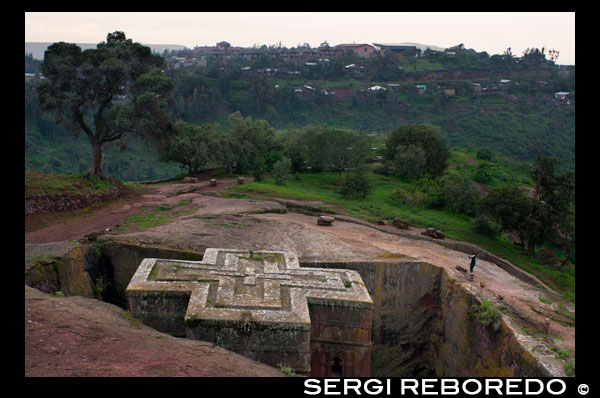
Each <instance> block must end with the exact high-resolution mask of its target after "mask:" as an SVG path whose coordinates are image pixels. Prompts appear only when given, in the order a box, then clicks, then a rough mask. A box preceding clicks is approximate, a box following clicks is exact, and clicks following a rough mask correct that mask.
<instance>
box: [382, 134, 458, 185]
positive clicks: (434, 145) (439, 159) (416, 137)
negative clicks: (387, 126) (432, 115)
mask: <svg viewBox="0 0 600 398" xmlns="http://www.w3.org/2000/svg"><path fill="white" fill-rule="evenodd" d="M409 146H412V147H418V148H421V149H422V150H423V152H424V153H425V172H426V173H427V174H428V175H429V176H430V177H432V178H435V177H439V176H441V175H442V174H443V173H444V170H445V169H446V160H447V159H448V157H449V156H450V153H449V151H448V147H447V146H446V142H445V141H444V138H443V137H442V135H441V134H440V131H439V129H438V128H437V127H435V126H433V125H430V124H403V125H401V126H400V127H398V128H397V129H396V130H395V131H394V132H392V133H391V134H390V135H389V136H388V138H387V140H386V142H385V147H386V152H385V158H386V160H387V161H390V162H393V161H394V160H395V159H396V156H397V155H398V153H402V152H403V151H404V150H406V148H407V147H409Z"/></svg>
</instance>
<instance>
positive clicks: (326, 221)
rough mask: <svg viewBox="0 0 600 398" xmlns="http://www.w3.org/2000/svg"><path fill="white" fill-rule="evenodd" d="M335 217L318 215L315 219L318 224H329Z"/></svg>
mask: <svg viewBox="0 0 600 398" xmlns="http://www.w3.org/2000/svg"><path fill="white" fill-rule="evenodd" d="M334 220H335V219H334V218H333V217H331V216H319V218H318V219H317V224H318V225H324V226H330V225H331V224H333V221H334Z"/></svg>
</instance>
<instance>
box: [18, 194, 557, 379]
mask: <svg viewBox="0 0 600 398" xmlns="http://www.w3.org/2000/svg"><path fill="white" fill-rule="evenodd" d="M194 203H196V204H198V205H200V211H198V212H197V213H195V214H193V215H191V216H186V217H183V218H181V219H179V220H177V221H176V222H173V223H170V224H166V225H162V226H159V227H155V228H152V229H149V230H147V231H142V232H136V233H129V234H107V235H102V236H100V237H98V240H97V241H96V242H92V243H90V244H84V245H75V244H63V245H58V244H57V245H55V246H52V245H51V244H49V245H48V247H43V248H40V246H42V245H26V272H25V273H26V284H27V285H29V286H32V287H36V288H38V289H40V290H42V291H44V292H46V293H54V292H56V291H61V292H63V293H64V294H66V295H80V296H84V297H92V298H96V299H101V300H103V301H107V302H109V303H113V304H116V305H119V306H121V307H122V308H125V309H126V306H127V304H126V303H127V301H126V294H125V289H126V287H127V285H128V283H129V281H130V280H131V277H132V276H133V275H134V273H135V271H136V269H137V267H138V266H139V265H140V263H141V262H142V260H143V259H144V258H165V259H180V260H198V261H199V260H201V259H202V257H203V254H204V251H205V250H206V249H207V248H209V247H221V248H231V249H243V250H274V251H279V250H285V251H289V252H293V253H296V254H297V255H298V258H299V260H300V266H301V267H320V268H327V267H331V268H343V269H349V270H354V271H357V272H358V273H359V274H360V276H361V278H362V279H363V281H364V283H365V286H366V288H367V290H368V292H369V294H370V296H371V298H372V300H373V317H372V319H373V320H372V343H373V345H372V351H371V352H372V354H371V376H376V377H391V376H404V377H406V376H495V377H498V376H519V377H525V376H562V375H564V370H563V365H562V362H560V361H558V360H556V358H555V357H554V355H552V354H551V353H549V354H548V353H544V352H540V351H539V350H537V347H539V346H540V340H539V339H537V340H536V339H535V338H534V337H532V336H529V335H525V334H523V333H522V332H521V329H520V328H519V327H518V326H516V325H515V322H514V320H512V319H511V318H510V317H509V316H506V315H503V316H502V317H501V318H500V320H499V321H498V322H497V323H496V327H495V328H493V327H490V326H484V324H483V323H482V322H481V319H480V318H479V314H478V310H477V308H478V307H480V306H481V303H482V298H485V297H487V298H488V299H490V300H492V299H493V297H494V295H495V293H493V290H492V289H494V290H495V291H502V292H503V294H504V295H505V296H506V298H505V301H504V303H505V304H507V305H510V302H511V300H513V299H514V300H515V301H516V300H521V301H523V300H537V296H538V295H539V289H538V288H536V287H534V286H530V285H529V284H527V283H525V282H523V281H522V280H519V279H518V278H516V277H515V276H514V275H511V274H510V273H509V272H507V271H505V270H504V269H502V268H501V267H499V266H497V265H494V264H492V263H488V262H486V261H480V263H478V271H477V272H478V273H477V277H478V278H480V280H485V281H486V288H485V289H483V288H479V286H478V282H475V283H469V282H468V281H467V280H466V278H465V277H464V275H462V274H461V273H460V272H457V271H455V270H454V268H455V266H456V265H460V264H463V265H464V263H465V262H466V260H463V259H462V257H465V256H464V255H463V254H459V253H457V252H455V251H453V250H452V249H450V248H443V247H440V246H438V245H435V244H432V243H430V242H427V241H419V240H412V239H405V238H401V237H397V236H393V235H389V234H386V233H384V232H381V231H378V230H376V229H373V228H369V227H367V226H364V225H358V224H348V223H344V222H341V221H335V222H334V224H333V225H332V226H327V227H321V226H317V223H316V218H315V217H311V216H307V215H301V214H285V207H284V206H282V205H280V204H278V203H274V202H268V201H263V202H261V201H252V202H249V201H248V202H247V201H244V200H235V199H224V198H213V197H207V196H202V197H199V198H195V199H194ZM246 203H247V204H246ZM227 207H231V209H233V210H230V209H228V208H227ZM39 253H50V254H46V255H44V256H39V255H37V256H36V254H39ZM495 304H498V302H496V303H495Z"/></svg>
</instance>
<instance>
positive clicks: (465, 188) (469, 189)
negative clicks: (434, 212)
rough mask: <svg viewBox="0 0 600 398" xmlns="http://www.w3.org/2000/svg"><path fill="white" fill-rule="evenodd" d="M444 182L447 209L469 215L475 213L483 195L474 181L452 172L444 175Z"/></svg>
mask: <svg viewBox="0 0 600 398" xmlns="http://www.w3.org/2000/svg"><path fill="white" fill-rule="evenodd" d="M442 184H443V188H442V190H443V192H444V203H445V206H446V208H447V209H449V210H452V211H455V212H457V213H463V214H466V215H468V216H474V215H475V209H476V208H477V205H478V202H479V200H480V199H481V196H482V195H481V191H479V188H478V187H477V185H475V183H474V182H473V181H471V180H470V179H469V178H468V177H466V176H464V175H462V174H451V175H449V176H446V177H444V179H443V182H442Z"/></svg>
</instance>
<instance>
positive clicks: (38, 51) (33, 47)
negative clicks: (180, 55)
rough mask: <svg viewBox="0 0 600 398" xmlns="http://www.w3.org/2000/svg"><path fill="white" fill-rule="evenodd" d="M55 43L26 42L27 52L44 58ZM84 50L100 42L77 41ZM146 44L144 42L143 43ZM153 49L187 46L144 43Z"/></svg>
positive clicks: (179, 48) (163, 49)
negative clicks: (47, 50)
mask: <svg viewBox="0 0 600 398" xmlns="http://www.w3.org/2000/svg"><path fill="white" fill-rule="evenodd" d="M51 44H53V43H41V42H25V53H31V54H33V58H35V59H44V52H45V51H46V49H47V48H48V46H50V45H51ZM75 44H77V45H78V46H79V47H81V49H82V50H87V49H90V48H96V46H97V45H98V43H75ZM142 44H144V43H142ZM144 45H145V46H148V47H150V48H151V49H152V51H154V52H159V53H162V52H163V51H165V49H167V50H169V51H171V50H183V49H184V48H185V46H181V45H179V44H144Z"/></svg>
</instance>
